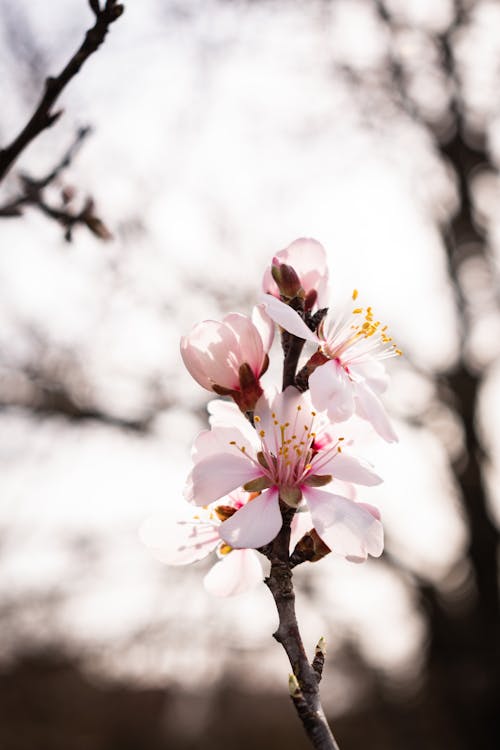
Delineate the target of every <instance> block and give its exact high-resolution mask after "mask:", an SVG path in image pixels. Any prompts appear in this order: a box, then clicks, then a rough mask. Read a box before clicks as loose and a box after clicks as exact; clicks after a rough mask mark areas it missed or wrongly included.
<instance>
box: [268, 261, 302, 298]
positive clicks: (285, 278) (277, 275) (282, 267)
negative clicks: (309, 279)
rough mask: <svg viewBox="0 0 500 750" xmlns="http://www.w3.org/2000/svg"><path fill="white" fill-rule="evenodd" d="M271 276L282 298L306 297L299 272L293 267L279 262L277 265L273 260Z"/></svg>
mask: <svg viewBox="0 0 500 750" xmlns="http://www.w3.org/2000/svg"><path fill="white" fill-rule="evenodd" d="M271 274H272V277H273V279H274V280H275V282H276V285H277V287H278V289H279V290H280V294H281V296H282V297H286V298H287V299H293V298H294V297H298V296H303V295H304V290H303V289H302V284H301V283H300V279H299V276H298V274H297V271H296V270H295V269H294V268H292V266H288V265H287V264H286V263H279V262H278V264H275V263H274V259H273V265H272V266H271Z"/></svg>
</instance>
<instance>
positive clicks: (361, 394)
mask: <svg viewBox="0 0 500 750" xmlns="http://www.w3.org/2000/svg"><path fill="white" fill-rule="evenodd" d="M353 387H354V393H355V396H356V411H357V413H358V414H359V416H360V417H363V419H366V420H367V421H368V422H370V423H371V425H372V426H373V427H374V429H375V430H376V431H377V432H378V434H379V435H380V437H383V438H384V440H387V442H388V443H397V442H398V436H397V435H396V433H395V432H394V430H393V428H392V425H391V423H390V421H389V418H388V416H387V414H386V412H385V409H384V407H383V405H382V402H381V401H380V399H379V398H378V396H376V395H375V393H373V391H372V390H370V388H369V387H368V386H367V385H366V384H365V383H353Z"/></svg>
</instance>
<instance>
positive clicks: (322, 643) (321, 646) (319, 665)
mask: <svg viewBox="0 0 500 750" xmlns="http://www.w3.org/2000/svg"><path fill="white" fill-rule="evenodd" d="M325 657H326V640H325V638H324V637H323V636H321V638H320V639H319V641H318V643H317V644H316V649H315V652H314V659H313V660H312V664H311V666H312V668H313V669H314V671H315V673H316V677H317V678H318V682H319V681H320V680H321V676H322V674H323V667H324V666H325Z"/></svg>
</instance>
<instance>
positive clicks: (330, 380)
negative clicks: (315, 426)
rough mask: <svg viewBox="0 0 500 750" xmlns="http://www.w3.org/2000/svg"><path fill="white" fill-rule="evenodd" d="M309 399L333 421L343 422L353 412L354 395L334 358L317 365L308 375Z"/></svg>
mask: <svg viewBox="0 0 500 750" xmlns="http://www.w3.org/2000/svg"><path fill="white" fill-rule="evenodd" d="M309 388H310V390H311V399H312V402H313V404H314V405H315V406H316V408H317V409H318V410H319V411H326V412H327V413H328V417H329V418H330V419H331V420H332V421H333V422H344V421H345V420H346V419H349V418H350V417H352V415H353V413H354V396H353V392H352V385H351V382H350V380H349V377H348V376H347V375H346V373H345V372H344V369H343V367H341V365H339V364H338V363H337V362H335V361H334V360H330V361H329V362H325V364H323V365H320V366H319V367H317V368H316V369H315V370H314V372H313V373H312V374H311V376H310V377H309Z"/></svg>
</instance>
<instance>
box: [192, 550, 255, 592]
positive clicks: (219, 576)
mask: <svg viewBox="0 0 500 750" xmlns="http://www.w3.org/2000/svg"><path fill="white" fill-rule="evenodd" d="M262 578H263V573H262V565H261V564H260V560H259V556H258V553H257V552H254V551H253V550H250V549H241V550H239V549H235V550H233V551H232V552H229V553H228V554H227V555H225V556H224V558H223V559H222V560H220V561H219V562H217V563H215V565H214V566H213V568H212V569H211V570H210V571H209V572H208V573H207V575H206V576H205V578H204V580H203V583H204V585H205V588H206V590H207V591H208V592H209V593H210V594H213V595H214V596H235V595H236V594H242V593H244V592H245V591H249V590H250V589H252V588H253V587H254V586H256V585H257V584H258V583H260V582H261V581H262Z"/></svg>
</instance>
